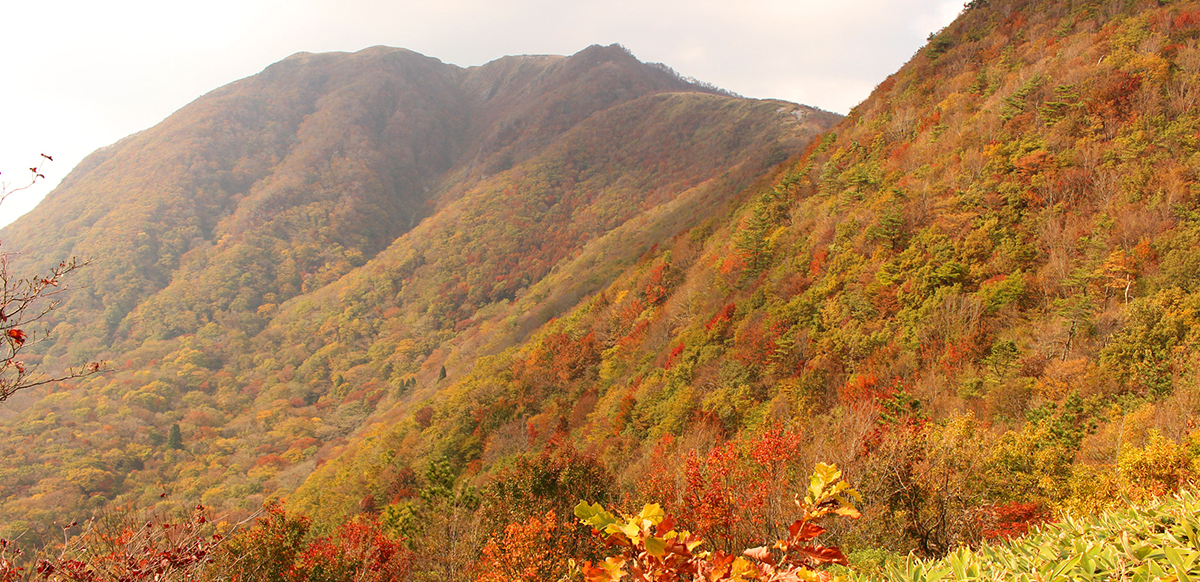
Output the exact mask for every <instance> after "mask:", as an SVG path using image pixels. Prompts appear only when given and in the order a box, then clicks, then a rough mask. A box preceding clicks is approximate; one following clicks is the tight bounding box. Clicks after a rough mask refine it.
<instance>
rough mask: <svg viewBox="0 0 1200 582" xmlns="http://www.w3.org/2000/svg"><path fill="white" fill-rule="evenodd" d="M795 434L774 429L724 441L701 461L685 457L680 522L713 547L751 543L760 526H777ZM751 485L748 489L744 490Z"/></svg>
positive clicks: (796, 450) (795, 454)
mask: <svg viewBox="0 0 1200 582" xmlns="http://www.w3.org/2000/svg"><path fill="white" fill-rule="evenodd" d="M802 444H803V442H802V439H801V437H800V433H799V432H797V431H793V430H785V429H782V428H775V429H772V430H769V431H767V432H765V433H763V434H761V435H758V436H757V437H754V438H751V439H749V440H745V441H730V442H727V443H725V444H723V445H718V446H716V447H713V448H712V449H710V450H709V451H708V453H707V454H705V455H700V454H699V453H697V452H696V451H694V450H693V451H689V453H688V456H687V460H686V462H685V464H684V477H685V486H684V492H683V499H682V501H683V505H682V511H680V512H679V513H680V515H681V516H685V517H683V518H682V520H683V521H684V522H685V523H686V524H687V525H688V528H689V529H690V530H691V531H694V532H696V533H697V534H699V535H700V536H701V537H703V538H705V539H708V540H710V541H711V542H713V543H714V544H715V545H717V547H724V548H735V547H737V546H738V545H739V544H746V543H751V542H752V541H753V540H755V539H757V538H758V537H760V536H759V533H760V532H758V531H757V530H756V528H758V527H760V526H761V525H762V524H769V523H773V522H775V521H778V519H773V518H778V517H780V516H778V515H774V516H773V515H771V513H772V512H778V511H780V509H779V508H780V507H781V505H783V502H784V501H785V497H787V496H786V495H785V489H786V488H787V486H788V471H789V469H790V468H791V465H792V464H793V463H794V462H795V461H797V460H799V458H800V456H801V450H802V448H803V447H802ZM748 483H755V484H756V485H755V486H753V487H747V486H746V484H748Z"/></svg>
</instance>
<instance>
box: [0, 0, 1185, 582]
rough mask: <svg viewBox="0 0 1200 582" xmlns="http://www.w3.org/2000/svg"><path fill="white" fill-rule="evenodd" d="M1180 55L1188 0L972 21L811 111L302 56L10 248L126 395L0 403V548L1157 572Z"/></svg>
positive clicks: (321, 565) (720, 574) (302, 573)
mask: <svg viewBox="0 0 1200 582" xmlns="http://www.w3.org/2000/svg"><path fill="white" fill-rule="evenodd" d="M1198 43H1200V3H1197V2H1190V1H1182V0H1176V1H1162V2H1139V1H1135V0H1096V1H1086V0H1061V1H1051V0H974V1H973V2H971V3H970V4H968V6H967V7H966V9H965V10H964V11H963V13H962V14H961V15H960V16H959V18H958V19H957V20H956V21H955V22H954V23H952V24H951V25H950V26H948V27H947V28H946V29H944V30H942V31H940V32H938V33H937V34H935V35H933V36H931V37H930V40H929V43H928V44H927V46H926V47H924V48H923V49H922V50H921V51H919V52H918V53H917V54H916V55H914V56H913V58H912V59H911V61H910V62H909V63H908V64H907V65H905V66H904V67H903V68H902V69H901V70H899V71H898V72H896V73H895V74H893V75H892V76H891V77H889V78H888V79H886V80H884V81H883V82H882V83H881V84H880V85H879V86H878V87H877V88H876V89H875V91H874V92H873V93H872V95H871V96H870V98H868V99H867V100H866V101H865V102H863V103H862V104H860V105H859V106H858V107H856V108H855V109H854V110H853V111H851V112H850V114H849V115H848V116H846V117H845V118H842V119H839V118H838V117H837V116H835V115H832V114H828V113H824V112H821V111H819V110H815V109H811V108H807V107H803V106H798V105H794V104H790V103H785V102H780V101H756V100H749V99H744V98H740V97H737V96H734V95H729V94H726V93H723V92H721V91H719V90H715V89H713V88H711V87H708V86H704V85H696V84H692V83H689V82H687V81H685V80H682V79H680V78H679V77H678V76H677V75H675V74H673V73H672V72H671V71H670V70H669V69H667V68H665V67H662V66H655V65H646V64H643V63H639V62H638V61H637V60H636V59H634V58H633V57H632V56H631V55H629V54H628V53H627V52H625V51H623V50H622V49H620V48H619V47H591V48H589V49H587V50H585V51H583V52H581V53H579V54H576V55H574V56H571V57H506V58H504V59H501V60H499V61H495V62H493V63H489V64H487V65H484V66H482V67H476V68H471V69H459V68H457V67H452V66H450V65H444V64H442V63H440V62H438V61H436V60H433V59H428V58H426V57H421V56H419V55H415V54H414V53H411V52H407V51H403V50H398V49H382V48H376V49H370V50H368V51H363V52H361V53H356V54H353V55H345V54H330V55H307V54H302V55H296V56H293V57H291V58H289V59H287V60H285V61H283V62H281V63H278V64H276V65H273V66H272V67H270V68H268V69H267V70H266V71H264V72H263V73H262V74H260V75H258V76H255V77H251V78H249V79H246V80H243V81H240V82H238V83H235V84H233V85H230V86H228V87H225V88H222V89H218V90H217V91H214V92H213V93H211V94H209V95H207V96H205V97H202V98H201V99H199V100H197V101H196V102H195V103H193V104H192V105H190V106H188V107H186V108H184V109H183V110H181V111H180V112H179V113H177V114H176V115H175V116H172V117H171V118H170V119H168V120H167V121H165V122H164V123H163V124H161V125H160V126H157V127H155V128H153V129H151V130H147V131H146V132H143V133H140V134H137V135H134V136H131V137H129V138H127V139H126V140H124V141H122V142H119V143H118V144H115V145H114V146H111V147H110V148H107V149H105V150H101V151H99V152H97V153H96V154H93V156H92V157H90V158H89V159H88V160H87V161H85V163H84V164H83V165H81V166H80V167H79V168H78V169H77V170H76V171H75V172H73V173H72V174H71V176H69V177H68V178H67V179H66V180H65V181H64V183H63V185H62V186H61V187H60V188H59V189H58V190H56V191H55V192H54V193H53V194H52V195H51V197H50V198H48V199H47V201H46V202H45V203H44V204H43V205H42V207H40V208H39V210H37V211H35V212H34V213H32V214H31V215H29V216H27V217H25V218H23V219H21V220H20V221H18V222H17V223H14V225H13V226H11V227H9V228H7V229H5V230H3V231H0V239H2V240H3V241H4V243H5V245H6V246H8V247H9V248H16V249H20V250H22V251H23V254H22V255H21V256H20V257H18V258H16V259H14V260H13V261H12V263H11V267H12V268H21V269H28V270H31V271H36V270H39V269H41V270H44V269H46V268H49V267H51V266H53V265H54V264H57V262H58V261H61V260H62V258H63V257H65V256H70V255H78V256H82V257H85V258H91V261H92V263H91V264H90V265H88V266H87V267H86V268H84V269H82V270H80V271H78V272H77V273H72V277H71V279H72V280H71V282H70V285H71V290H70V291H69V293H70V294H69V299H68V300H67V301H66V302H64V303H63V305H62V306H60V308H59V309H57V310H56V311H55V312H53V314H52V315H51V319H50V320H49V326H48V330H49V331H50V332H51V334H50V339H49V340H47V341H45V342H43V343H42V344H40V346H39V348H38V349H40V351H39V352H38V353H37V356H36V358H37V359H38V361H39V362H40V363H41V364H42V365H43V366H45V367H47V368H48V369H54V368H55V367H62V366H66V365H78V364H80V363H82V362H86V361H89V360H91V359H102V360H107V361H109V362H111V363H112V367H113V368H114V369H113V370H112V371H110V372H107V373H104V374H98V375H92V376H88V377H86V378H82V379H77V380H74V381H71V382H67V383H63V384H60V385H57V386H54V387H48V388H44V389H39V390H28V391H25V392H23V393H20V394H19V395H17V396H14V397H13V398H12V399H10V400H9V401H8V402H7V403H5V405H4V407H3V410H2V411H0V434H2V435H4V437H3V440H2V441H0V442H2V443H3V445H2V446H4V448H5V451H4V452H5V458H6V459H8V462H6V463H5V464H3V465H0V477H2V478H0V537H4V538H14V537H17V536H18V535H24V541H25V542H32V544H31V545H29V548H30V549H31V551H32V550H34V549H36V547H37V545H38V543H39V542H38V540H41V541H42V542H44V543H47V544H51V546H48V547H55V546H54V544H56V543H57V544H61V543H62V542H61V540H62V539H64V536H65V538H66V539H67V540H68V545H69V546H70V545H71V543H75V544H77V546H76V547H87V546H89V544H90V547H91V548H93V549H92V550H89V551H92V552H93V562H95V563H99V564H108V565H107V566H104V567H107V568H110V570H107V571H115V570H111V568H118V566H115V565H114V564H119V563H121V564H124V563H125V562H122V560H126V562H128V561H130V560H133V561H134V562H136V560H135V559H134V558H133V557H132V556H135V554H136V552H135V551H134V550H131V549H130V548H142V550H140V551H141V552H142V554H146V553H147V551H149V550H146V549H145V548H152V549H153V551H157V552H164V554H163V555H167V554H170V556H171V558H170V560H167V561H168V562H171V560H175V561H174V562H171V563H172V564H175V565H173V566H172V568H175V570H172V572H174V574H172V575H178V576H193V577H201V578H203V577H206V576H208V577H212V578H213V579H226V578H229V577H232V578H236V579H243V580H251V579H253V580H258V579H263V580H279V579H289V580H318V579H319V580H324V579H330V580H336V579H348V578H350V577H358V578H357V579H380V580H383V579H395V578H409V579H414V580H448V579H455V580H460V579H471V580H480V581H483V580H514V579H520V580H556V579H560V578H563V577H567V578H571V579H581V578H586V579H589V580H617V579H622V576H623V575H624V576H626V577H627V578H626V579H628V578H630V577H631V578H632V579H676V578H671V577H670V576H682V577H685V578H684V579H690V578H686V577H688V576H704V577H705V578H704V579H710V580H717V579H763V580H765V579H778V580H784V579H818V578H820V579H829V578H831V577H833V576H843V577H849V578H854V579H863V580H866V579H891V580H913V581H914V582H915V581H917V580H937V579H959V580H967V579H989V580H991V579H1012V578H1014V577H1019V576H1027V577H1028V579H1040V580H1051V579H1055V580H1057V579H1073V580H1074V579H1084V578H1087V579H1113V578H1118V579H1125V578H1130V579H1138V580H1142V579H1144V580H1152V579H1168V578H1169V577H1171V576H1174V579H1178V580H1184V579H1188V577H1189V576H1194V575H1197V573H1198V572H1200V567H1198V566H1197V565H1196V561H1197V557H1200V546H1197V543H1198V542H1197V534H1196V527H1198V526H1197V524H1196V523H1195V515H1194V514H1195V509H1194V508H1195V506H1196V503H1197V502H1196V500H1195V499H1194V498H1193V495H1192V494H1183V495H1182V496H1178V497H1172V496H1173V495H1175V494H1176V493H1177V492H1179V491H1180V490H1181V489H1186V488H1187V487H1188V485H1189V484H1190V483H1192V480H1193V479H1194V477H1195V474H1196V470H1197V467H1198V466H1200V440H1198V438H1200V437H1198V436H1197V435H1196V434H1195V433H1194V427H1195V423H1196V414H1197V412H1200V377H1197V376H1196V370H1197V369H1200V335H1198V332H1197V329H1198V328H1197V317H1198V315H1200V285H1198V283H1197V282H1198V281H1200V279H1198V278H1197V277H1198V276H1200V275H1198V273H1200V269H1198V266H1200V250H1198V249H1200V247H1198V244H1200V210H1197V208H1198V206H1197V205H1198V204H1200V190H1198V182H1197V177H1198V176H1197V172H1198V171H1200V170H1198V168H1200V109H1198V107H1197V106H1198V105H1200V90H1198V87H1200V44H1198ZM826 463H828V464H826ZM835 467H836V468H835ZM814 468H815V469H814ZM814 471H815V472H814ZM197 506H201V508H200V509H197ZM92 515H101V516H104V518H103V519H102V520H99V521H90V522H88V521H84V520H85V519H86V518H88V517H90V516H92ZM71 520H78V523H74V524H73V525H69V526H65V528H64V527H63V526H62V524H64V523H67V522H70V521H71ZM581 521H582V522H583V523H582V524H581ZM56 522H57V524H59V525H55V524H56ZM143 522H147V523H152V524H160V525H161V531H171V532H173V531H179V532H188V533H187V535H183V534H181V535H180V536H177V537H175V538H171V539H167V538H170V536H165V534H163V535H150V533H147V532H151V533H152V531H160V530H146V529H144V528H142V526H141V525H139V524H142V523H143ZM589 526H590V527H589ZM139 528H141V529H139ZM592 530H596V531H597V532H602V533H598V534H594V533H593V531H592ZM30 532H32V533H30ZM104 532H108V533H104ZM114 532H117V533H114ZM120 532H123V533H120ZM1031 532H1032V533H1031ZM1118 532H1119V533H1118ZM201 534H203V535H201ZM214 534H216V535H219V536H220V539H219V540H217V539H216V538H212V537H211V535H214ZM72 536H77V537H74V538H73V537H72ZM105 536H107V537H105ZM164 536H165V537H164ZM205 536H210V537H205ZM1024 536H1029V537H1028V538H1027V539H1026V540H1025V541H1024V542H1022V541H1021V538H1023V537H1024ZM605 537H607V542H608V543H607V544H606V543H603V540H602V538H605ZM72 539H73V540H76V541H75V542H70V540H72ZM96 539H106V540H109V541H108V542H106V543H107V544H109V545H108V546H105V549H104V550H97V549H96V548H97V547H98V546H97V543H96V542H94V541H91V542H89V541H87V540H96ZM114 539H115V540H124V541H122V542H120V543H117V542H113V541H112V540H114ZM56 540H58V541H56ZM700 540H703V544H702V545H701V544H700ZM776 540H779V542H778V543H777V544H775V545H774V546H770V545H769V544H771V543H774V542H775V541H776ZM1010 540H1013V541H1010ZM78 544H82V545H78ZM122 544H124V545H122ZM138 544H142V545H140V546H139V545H138ZM764 544H768V545H767V546H764ZM100 545H103V544H100ZM834 546H837V547H834ZM181 548H184V549H181ZM749 548H754V549H753V550H751V551H749V552H747V553H745V554H743V553H742V552H743V550H747V549H749ZM0 549H2V548H0ZM105 552H107V553H105ZM122 552H124V553H122ZM170 552H177V553H178V555H176V554H171V553H170ZM97 556H98V557H97ZM197 556H199V557H197ZM164 559H165V558H164ZM106 560H107V561H106ZM84 562H86V560H85V561H84ZM249 564H253V565H254V566H253V567H252V566H250V565H249ZM829 565H833V567H832V568H830V569H824V570H822V571H820V572H819V573H817V572H815V571H814V569H816V568H818V567H825V566H829ZM120 567H125V566H120ZM78 568H81V569H80V570H78V571H73V572H74V573H73V574H71V575H72V576H75V577H76V578H78V579H85V578H83V576H85V575H97V576H99V575H98V574H95V572H98V571H99V570H87V569H86V568H87V567H86V566H78ZM623 568H624V570H623ZM147 571H148V570H147ZM87 572H92V573H93V574H87ZM157 573H159V574H161V573H162V572H157ZM651 573H656V574H653V575H651ZM638 576H642V578H638ZM660 576H665V577H660ZM772 576H774V577H772ZM789 576H791V577H790V578H789ZM372 577H374V578H372ZM97 579H104V578H103V576H100V577H99V578H97ZM131 579H135V578H131Z"/></svg>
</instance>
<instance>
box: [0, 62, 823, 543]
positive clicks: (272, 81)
mask: <svg viewBox="0 0 1200 582" xmlns="http://www.w3.org/2000/svg"><path fill="white" fill-rule="evenodd" d="M837 119H838V117H837V116H836V115H833V114H829V113H825V112H822V111H819V110H816V109H812V108H809V107H804V106H799V105H795V104H792V103H786V102H782V101H770V100H767V101H760V100H750V99H744V98H740V97H736V96H732V95H729V94H726V93H724V92H721V91H719V90H716V89H714V88H712V87H709V86H705V85H698V84H695V83H692V82H689V81H686V80H684V79H682V78H680V77H679V76H678V75H676V74H675V73H673V72H672V71H671V70H670V69H668V68H666V67H664V66H660V65H647V64H644V63H641V62H639V61H637V60H636V59H635V58H634V57H633V56H632V55H630V54H629V53H628V52H627V51H625V50H624V49H622V48H620V47H618V46H615V45H614V46H610V47H600V46H593V47H589V48H587V49H585V50H583V51H581V52H579V53H577V54H575V55H572V56H570V57H557V56H521V57H505V58H502V59H500V60H497V61H493V62H491V63H488V64H486V65H483V66H479V67H471V68H465V69H464V68H460V67H456V66H453V65H448V64H445V63H442V62H440V61H438V60H436V59H432V58H428V57H425V56H422V55H418V54H416V53H413V52H411V51H407V50H403V49H392V48H384V47H376V48H371V49H367V50H364V51H361V52H358V53H354V54H342V53H336V54H306V53H301V54H297V55H293V56H292V57H289V58H287V59H285V60H283V61H281V62H279V63H276V64H274V65H272V66H270V67H268V68H267V69H266V70H264V71H263V72H262V73H260V74H258V75H255V76H252V77H249V78H246V79H243V80H241V81H237V82H235V83H232V84H230V85H228V86H225V87H222V88H220V89H217V90H215V91H213V92H212V93H209V94H207V95H205V96H203V97H201V98H199V99H197V100H196V101H195V102H193V103H191V104H189V105H188V106H186V107H184V108H182V109H180V110H179V111H178V112H176V113H175V114H174V115H172V116H171V117H169V118H168V119H167V120H165V121H163V122H162V123H160V124H159V125H157V126H155V127H153V128H151V129H148V130H146V131H144V132H141V133H138V134H135V135H132V136H130V137H128V138H126V139H124V140H122V141H120V142H118V143H116V144H113V145H112V146H109V147H107V148H104V149H102V150H100V151H97V152H96V153H94V154H92V155H91V156H89V157H88V158H87V159H86V160H85V161H84V162H83V163H82V164H81V165H80V166H79V167H78V168H77V169H76V170H75V171H73V172H72V173H71V174H70V175H69V176H68V177H67V178H66V179H65V180H64V181H63V183H62V185H61V186H60V187H59V188H57V189H56V190H55V191H54V192H53V193H51V194H50V195H49V196H48V197H47V198H46V200H45V201H44V202H43V203H42V204H41V205H40V206H39V207H38V208H37V209H35V210H34V211H33V212H31V213H30V214H28V215H27V216H25V217H23V218H22V219H20V220H18V221H17V222H15V223H13V224H12V225H11V226H9V227H7V228H5V229H4V230H3V231H0V240H3V241H4V244H5V245H6V248H7V249H9V250H12V251H16V252H17V253H19V254H18V255H15V256H14V258H13V259H12V260H11V262H10V263H9V265H8V268H9V270H10V272H13V273H25V272H37V271H39V270H43V269H45V268H47V267H48V266H50V265H53V264H57V262H58V261H60V260H62V259H63V258H65V257H68V256H72V255H73V256H78V257H81V258H83V259H84V260H87V261H89V262H90V264H89V265H88V266H87V268H85V269H82V270H81V271H79V272H78V276H77V277H73V278H72V280H71V281H70V289H69V290H68V292H67V295H66V300H65V301H64V303H63V304H62V305H61V306H60V307H59V308H58V309H57V310H55V311H54V312H52V313H51V314H50V316H49V318H48V319H47V329H49V330H50V332H51V333H50V334H49V338H48V339H47V340H46V341H44V342H43V343H41V344H39V346H38V348H39V350H40V351H38V352H37V353H36V354H34V355H33V356H32V357H31V358H29V361H30V363H35V364H41V365H42V366H44V367H46V368H48V369H54V368H56V367H60V366H64V365H71V364H75V363H78V362H82V361H85V360H88V359H93V358H99V359H103V360H107V361H109V362H111V363H112V366H113V368H115V369H114V371H112V372H110V373H107V374H103V375H98V376H93V377H89V378H85V379H82V380H79V381H76V382H72V383H68V384H63V385H60V386H57V387H55V388H50V389H46V390H43V391H29V392H27V393H24V394H22V395H19V396H17V397H14V398H13V399H11V400H10V401H8V402H7V403H6V405H5V410H4V411H3V416H2V417H0V434H3V435H4V438H3V445H2V446H3V447H4V453H5V455H6V456H5V458H6V459H7V461H6V462H5V463H4V464H3V465H2V466H0V475H2V476H3V478H0V483H3V485H0V499H2V500H3V501H0V515H2V516H3V518H0V523H3V525H2V526H0V528H2V529H3V531H0V537H15V536H16V535H18V534H20V533H21V532H22V531H25V530H26V529H33V530H34V531H38V532H45V531H48V530H47V528H49V527H51V526H50V524H51V522H53V521H54V520H56V519H60V518H61V517H62V516H64V515H73V516H79V517H85V516H86V514H88V513H90V512H92V511H94V510H98V509H101V508H116V507H128V506H136V507H142V508H150V507H159V508H163V509H166V508H170V507H186V506H190V505H193V504H196V503H200V502H203V503H204V504H205V505H208V506H210V507H212V508H214V509H215V510H219V511H222V512H225V513H226V514H227V515H228V516H229V518H230V519H235V518H238V519H240V518H239V516H244V515H246V514H248V513H249V512H253V511H255V510H257V509H258V508H259V507H260V506H261V505H262V503H263V502H264V500H269V499H275V498H279V497H282V496H286V495H287V494H288V493H289V492H290V491H292V490H293V489H294V488H295V487H297V486H298V485H299V484H300V483H302V482H303V481H304V480H305V479H306V477H307V475H308V474H309V473H310V472H311V471H312V470H313V469H314V468H315V467H316V466H318V465H319V464H322V463H325V462H326V461H328V460H329V459H330V458H332V457H333V456H335V455H336V454H337V453H338V452H339V451H340V450H341V448H342V447H343V446H344V444H345V443H346V442H348V439H351V438H357V437H356V436H355V435H358V434H360V433H361V431H362V430H364V429H365V428H366V427H367V426H369V425H370V424H371V423H378V422H386V421H387V419H389V418H394V417H396V415H401V414H406V413H410V412H411V410H410V408H411V404H412V403H413V402H418V401H420V400H421V399H423V398H424V397H425V396H426V395H428V394H433V393H437V392H438V391H439V390H440V389H441V388H443V387H445V386H447V385H449V384H451V383H452V382H453V381H454V380H455V379H456V378H458V377H460V376H461V375H463V374H465V373H467V372H468V371H469V370H470V369H471V367H472V366H473V362H475V361H476V360H477V359H478V358H480V357H482V356H486V355H488V354H495V353H499V352H501V351H503V350H504V349H506V348H508V347H509V346H512V345H517V344H520V343H522V342H523V341H524V340H525V339H526V338H528V337H529V335H530V334H531V333H534V332H535V331H536V330H537V329H539V328H540V327H541V326H542V325H543V324H544V323H545V322H546V321H549V320H552V319H553V318H556V317H559V316H561V315H563V314H564V313H566V312H568V311H569V310H570V309H571V308H572V307H573V306H574V305H576V303H577V302H578V300H579V299H580V298H581V297H585V296H589V295H590V294H593V293H594V292H596V291H597V290H598V289H601V288H603V287H605V286H607V285H609V284H610V283H611V282H612V281H613V280H614V279H615V278H616V277H618V276H619V275H620V273H621V272H622V271H623V270H624V269H625V268H626V267H627V266H628V265H632V264H635V263H636V262H637V261H638V259H639V257H641V256H643V255H645V254H646V253H647V252H650V251H651V249H654V248H656V245H663V244H666V243H667V242H668V241H669V240H670V239H671V238H672V237H676V236H677V235H679V233H680V232H683V231H686V230H687V229H689V228H691V227H693V226H695V225H697V224H700V223H704V222H706V221H712V220H715V219H718V217H720V216H721V215H722V213H724V212H727V211H728V209H729V207H730V206H729V205H730V203H731V201H733V200H736V199H737V197H738V196H739V195H740V193H741V192H742V191H743V190H744V189H745V188H746V187H748V186H749V185H751V184H752V183H754V182H755V181H756V180H759V179H760V176H762V175H763V174H764V173H765V172H769V171H771V168H773V167H775V166H777V165H778V164H779V163H781V162H783V161H784V160H786V159H788V158H790V157H792V156H795V155H797V154H798V153H799V152H800V151H801V150H802V149H803V147H805V145H806V144H807V143H809V141H810V140H811V139H812V138H813V137H814V136H816V135H817V134H819V133H820V132H821V131H824V130H825V129H826V128H827V127H829V126H830V125H832V123H834V122H835V121H836V120H837ZM443 376H444V377H443ZM406 411H407V412H406ZM172 435H175V436H172ZM163 493H166V496H165V497H163V496H161V494H163Z"/></svg>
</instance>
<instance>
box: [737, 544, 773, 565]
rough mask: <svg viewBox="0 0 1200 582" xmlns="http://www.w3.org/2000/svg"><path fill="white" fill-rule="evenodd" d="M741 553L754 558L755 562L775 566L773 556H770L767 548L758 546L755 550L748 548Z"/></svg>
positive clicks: (769, 550)
mask: <svg viewBox="0 0 1200 582" xmlns="http://www.w3.org/2000/svg"><path fill="white" fill-rule="evenodd" d="M742 553H743V554H746V555H747V556H749V557H751V558H754V559H755V560H758V561H760V562H766V563H768V564H771V565H772V566H773V565H775V556H772V555H771V549H770V548H768V547H767V546H758V547H757V548H750V549H748V550H746V551H744V552H742Z"/></svg>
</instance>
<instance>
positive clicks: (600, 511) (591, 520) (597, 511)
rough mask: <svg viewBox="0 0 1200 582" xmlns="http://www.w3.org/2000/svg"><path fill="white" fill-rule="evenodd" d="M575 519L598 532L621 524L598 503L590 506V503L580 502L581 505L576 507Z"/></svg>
mask: <svg viewBox="0 0 1200 582" xmlns="http://www.w3.org/2000/svg"><path fill="white" fill-rule="evenodd" d="M575 517H578V518H579V521H581V522H583V523H584V524H586V525H590V526H592V529H596V530H605V529H608V527H609V526H611V525H615V524H617V523H619V521H618V520H617V517H616V516H615V515H613V514H612V513H609V512H608V511H606V510H605V509H604V507H603V506H602V505H600V503H598V502H597V503H596V504H595V505H588V502H586V501H580V502H579V505H576V506H575Z"/></svg>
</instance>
